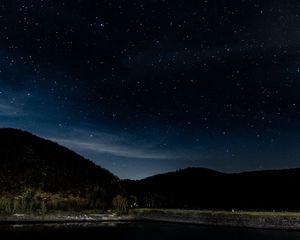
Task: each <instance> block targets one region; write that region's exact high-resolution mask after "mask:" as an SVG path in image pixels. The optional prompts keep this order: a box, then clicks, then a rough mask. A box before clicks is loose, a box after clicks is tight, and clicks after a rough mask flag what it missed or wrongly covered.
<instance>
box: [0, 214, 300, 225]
mask: <svg viewBox="0 0 300 240" xmlns="http://www.w3.org/2000/svg"><path fill="white" fill-rule="evenodd" d="M122 221H124V222H126V221H127V222H130V221H132V222H133V221H138V222H142V221H152V222H169V223H185V224H198V225H207V226H224V227H241V228H261V229H284V230H300V212H254V211H252V212H246V211H234V212H232V211H204V210H180V209H131V210H130V211H129V214H128V215H119V214H116V213H90V212H89V213H69V212H57V213H48V214H44V215H36V214H14V215H9V216H3V215H2V216H1V215H0V224H14V223H18V224H19V223H75V222H122Z"/></svg>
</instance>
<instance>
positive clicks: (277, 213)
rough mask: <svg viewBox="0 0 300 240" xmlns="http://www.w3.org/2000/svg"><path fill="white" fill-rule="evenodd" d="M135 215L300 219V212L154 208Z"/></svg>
mask: <svg viewBox="0 0 300 240" xmlns="http://www.w3.org/2000/svg"><path fill="white" fill-rule="evenodd" d="M129 213H130V214H133V215H147V214H156V213H161V214H170V215H178V216H191V217H193V216H199V215H210V216H249V217H300V212H285V211H236V210H235V211H219V210H185V209H158V208H157V209H154V208H137V209H131V210H130V211H129Z"/></svg>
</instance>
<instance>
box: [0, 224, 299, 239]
mask: <svg viewBox="0 0 300 240" xmlns="http://www.w3.org/2000/svg"><path fill="white" fill-rule="evenodd" d="M0 236H1V239H5V240H9V239H43V240H44V239H49V240H50V239H51V240H57V239H84V240H88V238H89V237H92V236H93V239H97V240H99V239H104V240H106V239H107V240H115V239H122V240H127V239H128V240H135V239H139V240H150V239H151V240H152V239H153V240H160V239H161V240H169V239H170V240H171V239H172V240H174V239H184V240H190V239H197V240H198V239H201V240H217V239H218V240H227V239H228V240H235V239H236V240H241V239H243V240H252V239H253V240H254V239H255V240H260V239H263V240H267V239H275V240H276V239H278V240H279V239H280V240H286V239H291V240H294V239H295V240H296V239H297V240H298V239H300V231H277V230H262V229H242V228H224V227H206V226H197V225H187V224H172V223H158V222H155V223H154V222H152V223H151V222H119V223H117V222H116V223H113V222H108V223H80V224H79V223H72V224H25V225H21V224H17V225H16V224H14V225H5V224H2V225H0Z"/></svg>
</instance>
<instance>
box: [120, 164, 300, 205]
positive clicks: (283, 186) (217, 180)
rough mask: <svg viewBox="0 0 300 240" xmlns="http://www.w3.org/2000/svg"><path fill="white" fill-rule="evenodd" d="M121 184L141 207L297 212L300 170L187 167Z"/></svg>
mask: <svg viewBox="0 0 300 240" xmlns="http://www.w3.org/2000/svg"><path fill="white" fill-rule="evenodd" d="M122 184H123V186H124V188H126V189H127V191H128V194H129V195H134V196H136V197H137V199H138V202H139V205H140V206H141V207H156V208H161V207H165V208H197V209H245V210H247V209H249V210H251V209H252V210H256V209H259V210H263V209H265V210H300V194H299V193H300V192H299V190H300V169H288V170H270V171H256V172H245V173H238V174H226V173H220V172H216V171H212V170H209V169H203V168H188V169H185V170H180V171H177V172H171V173H166V174H160V175H156V176H153V177H149V178H146V179H143V180H139V181H131V180H125V181H123V182H122Z"/></svg>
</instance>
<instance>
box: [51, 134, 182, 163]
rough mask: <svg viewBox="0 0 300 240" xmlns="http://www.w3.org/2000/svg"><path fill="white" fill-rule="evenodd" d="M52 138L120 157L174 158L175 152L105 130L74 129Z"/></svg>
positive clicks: (70, 144)
mask: <svg viewBox="0 0 300 240" xmlns="http://www.w3.org/2000/svg"><path fill="white" fill-rule="evenodd" d="M50 140H52V141H55V142H58V143H59V144H62V145H64V146H66V147H69V148H71V149H74V150H79V151H92V152H94V153H99V154H111V155H114V156H118V157H126V158H139V159H173V158H177V156H176V154H175V153H171V152H170V151H168V150H163V149H159V148H157V147H156V144H155V143H153V144H149V143H148V144H147V145H145V144H144V143H141V142H140V144H139V141H138V140H137V139H133V136H127V137H122V136H119V135H114V134H110V133H105V132H95V131H90V130H89V131H87V130H84V129H73V130H72V132H71V134H69V135H67V136H64V137H52V138H50Z"/></svg>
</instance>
